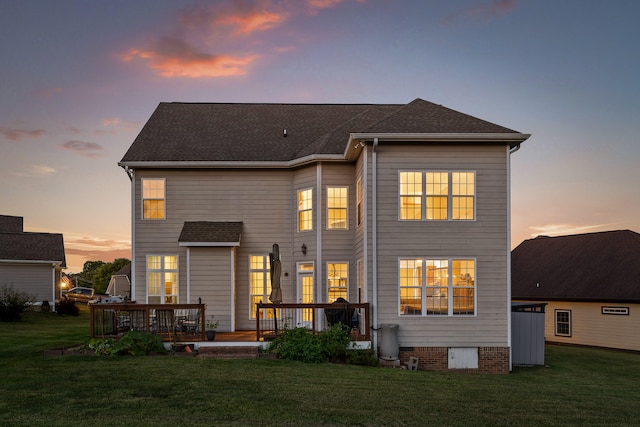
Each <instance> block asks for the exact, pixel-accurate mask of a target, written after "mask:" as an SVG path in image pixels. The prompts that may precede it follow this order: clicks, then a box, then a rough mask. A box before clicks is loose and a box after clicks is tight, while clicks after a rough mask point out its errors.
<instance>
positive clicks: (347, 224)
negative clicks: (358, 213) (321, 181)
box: [325, 185, 350, 231]
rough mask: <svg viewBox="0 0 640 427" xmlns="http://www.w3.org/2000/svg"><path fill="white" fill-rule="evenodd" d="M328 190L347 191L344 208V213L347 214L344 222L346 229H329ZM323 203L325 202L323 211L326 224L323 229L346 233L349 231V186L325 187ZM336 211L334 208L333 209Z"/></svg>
mask: <svg viewBox="0 0 640 427" xmlns="http://www.w3.org/2000/svg"><path fill="white" fill-rule="evenodd" d="M330 188H344V189H345V190H346V191H347V207H346V208H345V211H346V213H347V215H346V218H345V221H346V227H345V228H329V209H330V208H329V189H330ZM325 202H326V209H325V214H326V218H327V224H326V227H325V229H326V230H328V231H348V230H349V222H350V221H349V186H348V185H327V186H326V187H325ZM333 209H336V208H333Z"/></svg>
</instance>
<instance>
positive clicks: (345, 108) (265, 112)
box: [119, 99, 529, 167]
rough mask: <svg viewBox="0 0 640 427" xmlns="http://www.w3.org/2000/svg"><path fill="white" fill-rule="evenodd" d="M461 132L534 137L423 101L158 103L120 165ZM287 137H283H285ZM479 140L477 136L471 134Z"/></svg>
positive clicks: (243, 158)
mask: <svg viewBox="0 0 640 427" xmlns="http://www.w3.org/2000/svg"><path fill="white" fill-rule="evenodd" d="M398 134H403V135H413V136H414V138H418V136H421V135H422V136H424V135H427V134H428V135H434V136H435V138H436V139H437V138H442V139H443V140H444V139H447V138H445V137H444V136H443V135H449V136H450V135H459V136H460V139H459V140H465V139H467V140H474V141H477V140H480V139H484V140H486V141H489V140H491V138H494V139H495V140H502V141H506V142H505V143H509V144H511V145H512V146H515V145H517V144H519V143H520V142H522V141H524V140H525V139H527V138H528V136H529V135H526V134H521V133H519V132H516V131H513V130H511V129H507V128H505V127H503V126H499V125H496V124H493V123H490V122H487V121H485V120H481V119H478V118H476V117H472V116H469V115H467V114H463V113H460V112H457V111H454V110H451V109H449V108H446V107H443V106H441V105H437V104H433V103H431V102H428V101H424V100H422V99H416V100H414V101H412V102H410V103H409V104H225V103H208V104H199V103H175V102H174V103H164V102H163V103H160V104H159V105H158V107H157V108H156V110H155V111H154V113H153V114H152V116H151V117H150V118H149V120H148V121H147V123H146V124H145V126H144V127H143V129H142V131H141V132H140V134H139V135H138V136H137V138H136V139H135V141H134V142H133V144H132V145H131V147H130V148H129V150H128V151H127V153H126V154H125V155H124V157H123V158H122V160H121V162H120V163H119V164H120V165H121V166H135V167H140V166H145V165H150V166H151V165H154V163H155V164H165V165H166V164H167V163H175V162H185V163H188V162H192V163H195V162H281V163H282V162H291V161H294V160H299V159H304V158H306V157H308V156H323V155H324V156H334V158H340V157H344V155H345V152H347V151H348V150H347V146H348V144H349V142H350V141H351V139H352V138H353V136H354V135H358V137H359V138H365V139H366V136H367V135H369V136H374V135H375V136H379V137H381V138H383V137H384V136H385V135H388V136H389V137H391V136H392V135H396V136H397V135H398ZM285 135H286V136H285ZM474 136H478V138H476V137H474Z"/></svg>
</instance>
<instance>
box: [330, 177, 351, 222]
mask: <svg viewBox="0 0 640 427" xmlns="http://www.w3.org/2000/svg"><path fill="white" fill-rule="evenodd" d="M348 194H349V192H348V188H347V187H327V229H328V230H346V229H347V228H348V227H347V218H348V215H347V206H348V203H349V197H348Z"/></svg>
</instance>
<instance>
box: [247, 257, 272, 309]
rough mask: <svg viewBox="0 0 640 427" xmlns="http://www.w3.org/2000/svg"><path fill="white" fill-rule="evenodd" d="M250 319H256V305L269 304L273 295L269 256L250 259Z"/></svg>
mask: <svg viewBox="0 0 640 427" xmlns="http://www.w3.org/2000/svg"><path fill="white" fill-rule="evenodd" d="M249 287H250V291H249V293H250V295H249V318H250V319H255V318H256V304H258V303H259V302H263V303H269V302H270V301H269V295H270V294H271V272H270V268H269V256H268V255H266V256H265V255H251V256H250V257H249Z"/></svg>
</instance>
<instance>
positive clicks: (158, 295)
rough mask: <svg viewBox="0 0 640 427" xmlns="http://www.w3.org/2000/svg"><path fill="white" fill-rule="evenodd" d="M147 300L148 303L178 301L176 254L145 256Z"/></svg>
mask: <svg viewBox="0 0 640 427" xmlns="http://www.w3.org/2000/svg"><path fill="white" fill-rule="evenodd" d="M147 300H148V301H149V304H177V303H178V256H177V255H148V256H147Z"/></svg>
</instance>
